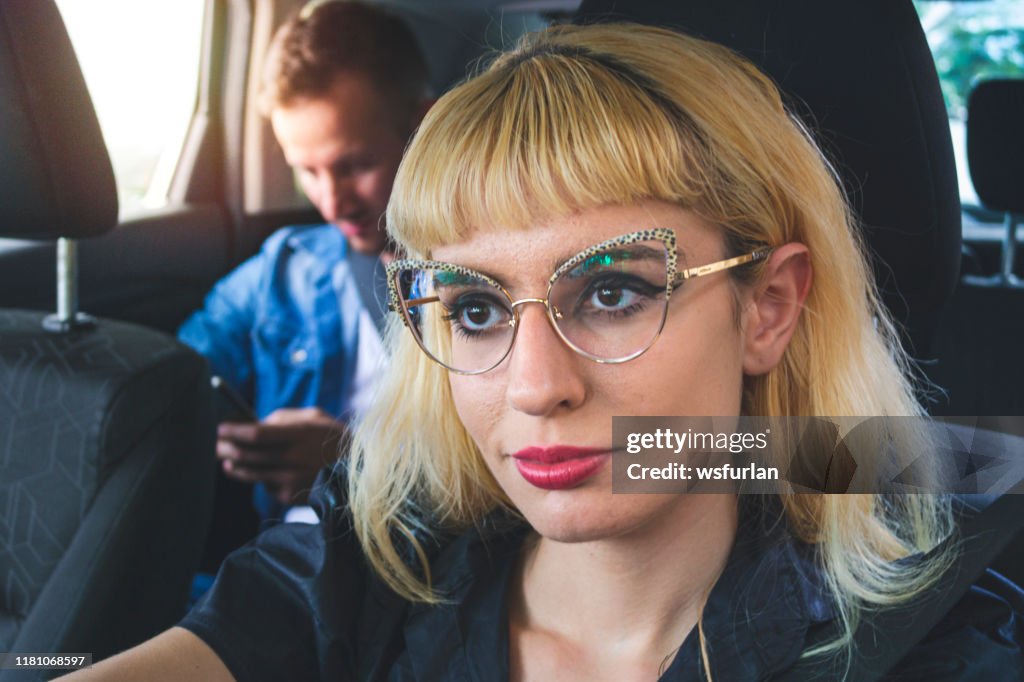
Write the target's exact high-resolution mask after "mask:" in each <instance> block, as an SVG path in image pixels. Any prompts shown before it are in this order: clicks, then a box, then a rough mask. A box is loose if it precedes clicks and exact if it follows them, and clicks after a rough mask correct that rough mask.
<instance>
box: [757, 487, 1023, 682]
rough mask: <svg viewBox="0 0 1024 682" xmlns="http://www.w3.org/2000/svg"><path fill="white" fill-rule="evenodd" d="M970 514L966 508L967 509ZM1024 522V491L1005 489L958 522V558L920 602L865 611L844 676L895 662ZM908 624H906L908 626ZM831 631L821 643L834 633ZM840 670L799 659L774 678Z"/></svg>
mask: <svg viewBox="0 0 1024 682" xmlns="http://www.w3.org/2000/svg"><path fill="white" fill-rule="evenodd" d="M967 513H969V512H967ZM1022 526H1024V494H1014V493H1008V494H1004V495H1003V496H1001V497H999V498H998V499H996V500H995V501H994V502H992V503H991V504H990V505H988V507H986V508H985V509H983V510H981V511H980V512H978V513H976V514H970V516H968V518H967V519H966V520H965V521H963V523H962V524H961V525H960V534H959V537H958V538H957V542H958V544H959V546H960V551H959V552H958V556H957V557H956V559H955V560H954V561H953V563H952V565H951V566H950V567H949V569H947V571H946V572H945V573H944V574H943V575H942V577H941V578H940V579H939V580H938V582H937V583H936V584H935V585H933V586H932V588H931V589H930V593H931V595H934V596H932V597H931V598H928V599H926V600H924V601H922V600H915V601H913V602H911V603H909V604H905V605H902V606H898V607H894V608H890V609H885V610H882V611H875V612H870V613H866V614H864V616H863V617H862V619H861V622H860V625H859V626H858V627H857V629H856V631H854V634H853V639H854V655H853V658H852V659H851V661H850V667H849V671H848V672H847V674H846V679H848V680H857V682H862V681H863V682H873V681H874V680H878V679H879V678H881V677H882V676H883V675H885V674H886V673H887V672H888V671H889V670H891V669H892V668H893V667H895V666H896V664H898V663H899V662H900V661H901V660H902V659H903V658H904V657H905V656H906V655H907V654H908V653H909V652H910V650H911V649H913V648H914V646H916V645H917V644H918V643H919V642H921V640H923V639H924V638H925V636H927V635H928V633H929V632H931V630H932V628H934V627H935V626H936V625H938V623H939V622H940V621H941V620H942V618H943V616H945V615H946V614H947V613H948V612H949V610H950V609H952V608H953V606H954V605H956V603H957V602H958V601H960V599H961V598H962V597H963V596H964V595H965V594H966V593H967V591H968V590H969V589H970V588H971V585H973V584H974V583H975V581H977V579H978V578H979V577H980V576H981V574H982V573H984V572H985V570H986V569H987V568H988V567H989V565H990V564H991V563H992V562H993V561H994V560H995V558H996V557H997V556H999V553H1000V552H1002V551H1003V549H1005V548H1006V546H1007V545H1008V544H1010V541H1011V540H1013V538H1014V536H1015V535H1016V534H1017V532H1018V531H1020V529H1021V527H1022ZM908 623H910V624H911V625H910V627H908V626H907V624H908ZM837 634H838V632H837V631H836V630H832V631H831V632H829V633H828V634H827V635H826V636H825V637H823V638H821V639H820V640H819V642H821V643H824V642H826V641H828V639H829V638H831V637H835V636H837ZM841 672H842V670H841V669H838V670H837V667H836V661H835V660H834V659H832V658H825V657H817V656H816V657H813V658H810V659H806V660H804V661H801V662H799V663H798V664H797V665H795V666H794V667H792V668H790V669H789V670H787V671H785V672H784V673H782V674H781V675H779V676H777V677H773V678H772V680H773V682H804V681H805V680H815V679H835V676H836V675H837V674H838V673H841Z"/></svg>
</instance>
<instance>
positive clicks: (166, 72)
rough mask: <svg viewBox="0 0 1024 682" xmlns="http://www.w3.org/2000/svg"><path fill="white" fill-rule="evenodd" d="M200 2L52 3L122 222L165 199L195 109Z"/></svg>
mask: <svg viewBox="0 0 1024 682" xmlns="http://www.w3.org/2000/svg"><path fill="white" fill-rule="evenodd" d="M205 5H206V0H176V1H175V2H173V3H172V2H165V1H162V0H88V1H86V0H57V6H58V8H59V9H60V12H61V16H62V17H63V19H64V24H65V25H66V26H67V30H68V34H69V35H70V37H71V42H72V44H73V45H74V48H75V53H76V55H77V56H78V61H79V63H80V65H81V67H82V72H83V74H84V75H85V82H86V84H87V86H88V88H89V93H90V95H91V96H92V100H93V106H94V107H95V108H96V113H97V116H98V118H99V122H100V128H101V129H102V130H103V137H104V138H105V140H106V143H107V149H108V151H109V153H110V158H111V161H112V162H113V166H114V176H115V177H116V179H117V193H118V199H119V202H120V213H121V218H122V219H123V218H125V217H126V216H127V217H130V216H132V215H137V214H139V213H140V212H143V211H145V210H147V209H155V208H160V207H163V206H165V205H167V203H168V198H167V197H168V189H169V187H170V182H171V178H172V176H173V174H174V170H175V168H176V166H177V163H178V159H179V157H180V155H181V150H182V146H183V144H184V141H185V136H186V133H187V132H188V127H189V124H190V122H191V120H192V116H193V113H194V111H195V108H196V93H197V90H198V83H199V58H200V51H201V45H202V35H203V30H202V27H203V17H204V9H205ZM112 46H116V47H112Z"/></svg>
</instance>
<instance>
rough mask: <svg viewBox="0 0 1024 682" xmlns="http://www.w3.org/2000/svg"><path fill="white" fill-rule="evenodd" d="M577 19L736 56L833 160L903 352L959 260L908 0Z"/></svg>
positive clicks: (655, 1) (924, 63)
mask: <svg viewBox="0 0 1024 682" xmlns="http://www.w3.org/2000/svg"><path fill="white" fill-rule="evenodd" d="M577 21H578V22H582V23H588V22H594V21H634V22H640V23H647V24H656V25H659V26H665V27H668V28H675V29H679V30H681V31H684V32H686V33H689V34H691V35H697V36H701V37H704V38H707V39H709V40H713V41H715V42H718V43H721V44H724V45H727V46H728V47H730V48H732V49H734V50H736V51H737V52H739V53H741V54H743V55H744V56H746V57H747V58H748V59H750V60H751V61H753V62H754V63H755V64H757V65H758V66H759V67H760V68H761V69H762V70H763V71H765V72H766V73H767V74H769V75H770V76H771V77H772V78H773V79H774V80H775V82H776V83H777V84H778V85H779V87H780V89H781V90H782V92H783V94H784V96H785V97H786V99H787V101H788V103H789V106H790V108H791V109H792V110H793V111H794V112H795V113H796V114H798V115H799V116H800V117H801V118H802V119H803V120H804V122H805V123H806V125H807V126H808V128H810V129H811V130H812V131H814V133H815V135H816V137H817V139H818V143H819V144H820V145H821V146H822V147H823V148H824V150H825V152H826V154H827V155H828V156H829V157H830V158H831V159H832V160H833V163H834V164H835V166H836V168H837V169H838V170H839V173H840V174H841V175H842V177H843V182H844V184H845V186H846V190H847V193H848V195H849V196H850V199H851V202H852V204H853V208H854V210H855V212H856V214H857V216H858V217H859V219H860V221H861V223H862V224H863V227H864V230H865V235H866V238H867V242H868V244H869V246H870V248H871V249H872V251H873V252H874V256H875V257H876V258H875V264H874V265H875V274H876V276H877V281H878V283H879V285H880V287H881V288H882V294H883V297H884V299H885V302H886V304H887V305H888V306H889V309H890V310H891V311H892V312H893V314H894V315H895V317H896V319H897V320H899V321H900V322H901V323H902V324H903V325H904V326H905V327H906V332H907V333H906V339H905V340H909V341H911V350H912V352H913V351H914V350H916V352H917V353H918V354H924V353H926V352H927V348H928V339H929V338H930V336H931V333H932V331H933V330H934V327H935V324H936V322H937V318H938V314H939V312H940V309H941V306H942V304H943V302H944V300H945V299H946V298H947V297H948V296H949V295H950V294H951V293H952V291H953V288H954V287H955V285H956V281H957V276H958V273H959V263H960V198H959V194H958V190H957V180H956V167H955V163H954V160H953V146H952V142H951V139H950V135H949V121H948V118H947V114H946V109H945V106H944V104H943V100H942V93H941V91H940V89H939V81H938V76H937V74H936V72H935V66H934V63H933V61H932V56H931V53H930V51H929V49H928V43H927V41H926V40H925V36H924V33H923V31H922V29H921V26H920V22H919V20H918V18H917V14H916V13H915V11H914V8H913V5H912V4H911V2H910V0H858V1H857V2H845V3H835V2H823V3H813V2H798V1H796V0H707V1H705V2H664V1H663V0H630V1H629V2H625V1H619V2H616V0H584V1H583V4H582V6H581V7H580V10H579V18H578V19H577Z"/></svg>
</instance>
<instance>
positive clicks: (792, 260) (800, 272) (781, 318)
mask: <svg viewBox="0 0 1024 682" xmlns="http://www.w3.org/2000/svg"><path fill="white" fill-rule="evenodd" d="M811 279H812V272H811V259H810V255H809V253H808V251H807V247H806V246H804V245H803V244H786V245H784V246H780V247H779V248H777V249H775V250H774V251H772V255H771V256H769V258H768V262H767V263H766V264H765V266H764V271H763V274H762V277H761V279H760V281H759V283H758V284H757V285H756V287H755V288H754V291H753V295H752V298H751V299H750V300H749V301H748V303H747V306H746V309H745V310H744V313H743V316H744V350H743V372H744V373H745V374H748V375H758V374H764V373H766V372H768V371H769V370H771V369H772V368H773V367H775V365H777V364H778V363H779V360H781V359H782V353H783V352H784V351H785V350H786V346H788V345H789V340H790V338H792V336H793V331H794V330H795V329H796V323H797V320H798V319H799V318H800V313H801V311H802V310H803V306H804V299H805V298H807V292H808V291H810V288H811Z"/></svg>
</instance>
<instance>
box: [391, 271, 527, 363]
mask: <svg viewBox="0 0 1024 682" xmlns="http://www.w3.org/2000/svg"><path fill="white" fill-rule="evenodd" d="M395 278H396V284H397V285H398V293H399V296H400V298H401V300H402V306H403V308H404V309H405V314H406V317H407V319H408V321H409V327H410V328H411V329H412V332H413V335H414V336H415V337H416V341H417V343H419V345H420V347H421V348H422V349H423V350H424V351H426V353H427V354H428V355H430V356H431V357H433V358H434V359H435V360H437V361H438V362H440V363H441V364H442V365H444V366H445V367H447V368H449V369H453V370H455V371H458V372H482V371H484V370H488V369H490V368H492V367H494V366H495V365H497V364H498V363H499V362H501V361H502V359H504V357H505V356H506V355H507V354H508V351H509V349H510V348H511V347H512V337H513V335H514V331H515V330H514V328H513V325H512V320H513V315H512V308H511V302H510V301H509V300H508V297H507V296H506V295H505V294H504V292H502V291H501V289H498V288H497V287H495V285H494V284H492V283H491V282H489V281H487V280H486V279H483V278H481V277H477V276H473V275H471V274H468V273H464V272H452V271H450V270H442V269H427V268H424V269H420V268H416V269H407V270H399V271H398V272H397V273H396V275H395Z"/></svg>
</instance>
